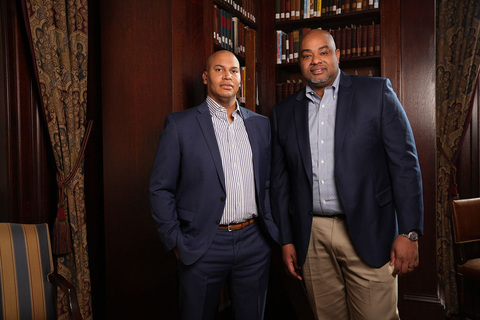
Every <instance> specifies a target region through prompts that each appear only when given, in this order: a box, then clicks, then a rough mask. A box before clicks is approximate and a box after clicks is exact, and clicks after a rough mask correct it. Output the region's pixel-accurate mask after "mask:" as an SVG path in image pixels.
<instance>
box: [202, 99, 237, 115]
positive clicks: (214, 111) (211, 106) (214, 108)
mask: <svg viewBox="0 0 480 320" xmlns="http://www.w3.org/2000/svg"><path fill="white" fill-rule="evenodd" d="M206 101H207V105H208V110H209V111H210V115H211V116H212V117H213V116H216V117H221V116H222V115H224V117H225V116H226V115H227V109H225V108H224V107H222V106H221V105H219V104H218V103H217V102H216V101H215V100H213V99H212V97H210V96H207V99H206ZM235 106H236V107H235V110H234V111H233V115H235V114H239V115H241V113H240V106H239V105H238V101H237V100H235Z"/></svg>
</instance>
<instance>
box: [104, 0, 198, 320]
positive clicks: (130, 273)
mask: <svg viewBox="0 0 480 320" xmlns="http://www.w3.org/2000/svg"><path fill="white" fill-rule="evenodd" d="M179 2H181V1H179ZM172 3H173V2H171V1H167V0H162V1H158V0H145V1H131V0H105V1H102V2H101V7H100V20H101V25H100V29H101V46H102V47H101V64H99V65H98V67H100V66H101V78H102V80H101V84H102V87H101V92H102V101H101V109H102V132H103V172H104V219H105V220H104V225H105V275H106V283H105V285H106V305H107V316H108V319H153V318H155V317H159V316H160V315H161V316H162V318H164V319H176V317H177V314H178V312H177V310H176V305H177V301H178V294H177V291H176V290H177V289H176V278H175V261H174V256H173V255H172V254H170V255H167V254H165V253H164V251H163V248H162V246H161V243H160V238H159V237H158V235H157V232H156V228H155V224H154V221H153V219H152V217H151V215H150V205H149V198H148V181H149V175H150V170H151V166H152V163H153V159H154V155H155V151H156V147H157V142H158V138H159V135H160V132H161V130H162V128H163V120H164V117H165V116H166V114H168V113H170V112H172V111H174V110H175V106H174V104H173V92H174V89H175V90H177V89H178V90H181V89H182V88H181V87H175V88H174V85H173V82H172V79H174V81H175V83H176V84H178V83H179V82H181V80H179V79H180V78H182V79H184V78H188V76H185V74H186V72H193V71H192V70H190V69H189V63H188V61H182V59H180V58H179V57H178V56H176V57H175V60H174V55H175V54H176V53H178V51H177V48H175V49H173V37H175V36H176V35H177V33H176V30H173V28H172V21H173V19H172V10H173V8H172ZM178 14H182V12H181V11H180V12H178ZM175 19H177V17H176V18H175ZM178 19H180V20H181V19H182V18H178ZM185 19H186V18H185ZM177 40H178V39H177ZM178 41H182V40H178ZM190 53H191V51H188V52H180V57H183V56H186V55H187V54H190ZM172 61H175V64H183V63H184V64H185V65H182V66H183V68H182V72H180V73H176V74H175V71H176V69H175V68H174V67H173V65H172ZM175 92H177V91H175ZM180 92H181V91H180ZM180 92H179V95H177V96H176V99H179V100H181V99H182V93H180ZM183 94H184V95H188V93H187V92H184V93H183Z"/></svg>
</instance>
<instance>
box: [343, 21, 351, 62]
mask: <svg viewBox="0 0 480 320" xmlns="http://www.w3.org/2000/svg"><path fill="white" fill-rule="evenodd" d="M351 57H352V29H351V28H348V27H347V28H346V29H345V58H351Z"/></svg>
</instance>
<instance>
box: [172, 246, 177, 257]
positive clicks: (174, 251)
mask: <svg viewBox="0 0 480 320" xmlns="http://www.w3.org/2000/svg"><path fill="white" fill-rule="evenodd" d="M173 253H175V257H176V258H177V260H178V249H177V247H175V248H173Z"/></svg>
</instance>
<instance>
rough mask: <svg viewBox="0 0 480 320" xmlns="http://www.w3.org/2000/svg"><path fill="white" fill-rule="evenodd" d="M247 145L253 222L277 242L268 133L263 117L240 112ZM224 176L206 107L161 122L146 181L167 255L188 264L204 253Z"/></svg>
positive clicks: (213, 226)
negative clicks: (252, 185) (252, 182)
mask: <svg viewBox="0 0 480 320" xmlns="http://www.w3.org/2000/svg"><path fill="white" fill-rule="evenodd" d="M240 112H241V114H242V117H243V120H244V123H245V127H246V130H247V133H248V137H249V140H250V145H251V148H252V155H253V169H254V175H255V192H256V193H255V195H256V200H257V207H258V215H259V217H258V219H257V222H258V223H260V224H261V226H262V228H263V229H264V230H265V231H266V232H267V234H270V236H271V237H272V238H273V239H274V240H275V241H277V242H279V232H278V229H277V227H276V225H275V223H274V221H273V217H272V215H271V212H270V197H269V187H270V160H271V149H270V140H271V129H270V122H269V120H268V118H266V117H264V116H261V115H259V114H256V113H254V112H252V111H250V110H248V109H245V108H242V107H241V108H240ZM225 198H226V191H225V177H224V174H223V169H222V160H221V158H220V151H219V149H218V145H217V140H216V137H215V131H214V129H213V123H212V119H211V115H210V112H209V109H208V105H207V103H206V102H204V103H203V104H201V105H200V106H197V107H195V108H191V109H187V110H184V111H179V112H175V113H172V114H169V115H168V116H167V117H166V119H165V124H164V130H163V131H162V134H161V136H160V141H159V143H158V149H157V154H156V156H155V161H154V164H153V169H152V172H151V176H150V204H151V211H152V215H153V218H154V220H155V221H156V225H157V230H158V233H159V235H160V238H161V241H162V243H163V245H164V248H165V250H166V251H170V250H172V249H173V248H175V247H176V248H177V249H178V255H179V259H180V260H181V261H182V262H183V263H184V264H186V265H190V264H192V263H194V262H195V261H197V260H198V258H200V257H201V256H202V255H203V254H204V253H205V251H206V250H207V249H208V247H209V246H210V244H211V243H212V240H213V238H214V236H215V233H216V232H217V231H218V225H219V223H220V219H221V217H222V215H223V209H224V207H225Z"/></svg>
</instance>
